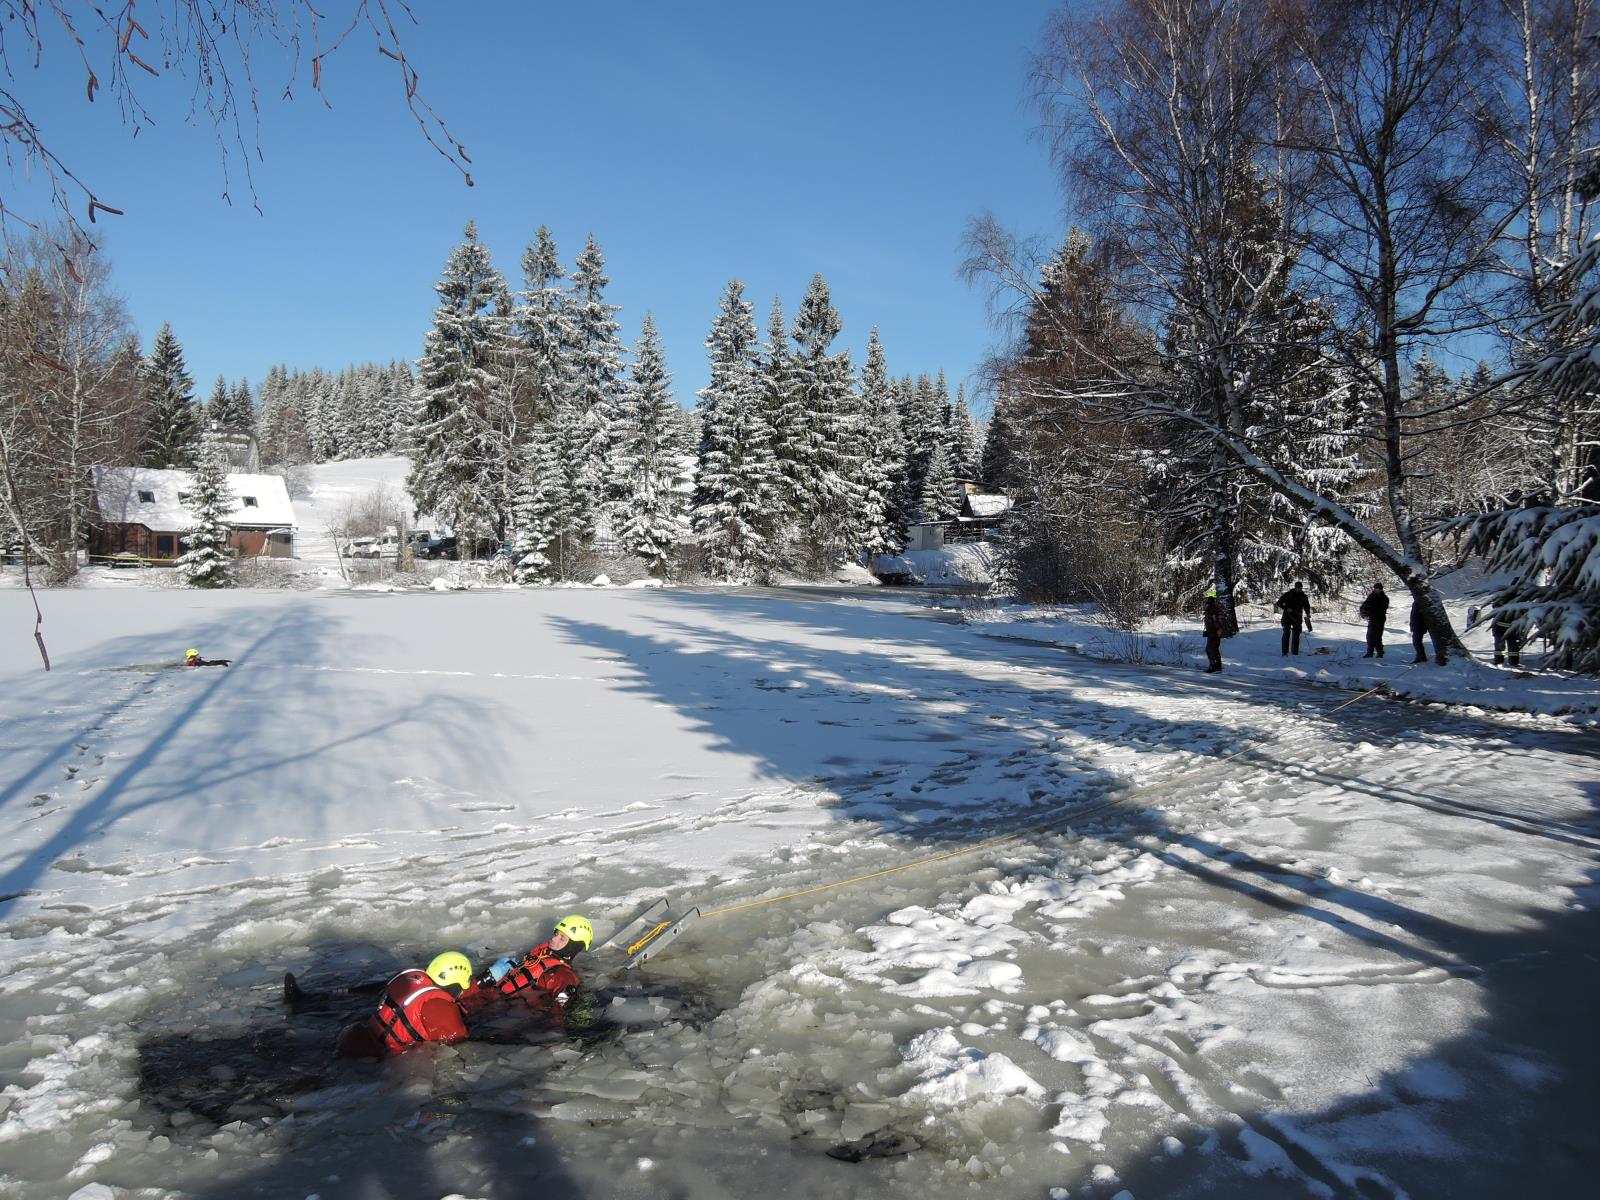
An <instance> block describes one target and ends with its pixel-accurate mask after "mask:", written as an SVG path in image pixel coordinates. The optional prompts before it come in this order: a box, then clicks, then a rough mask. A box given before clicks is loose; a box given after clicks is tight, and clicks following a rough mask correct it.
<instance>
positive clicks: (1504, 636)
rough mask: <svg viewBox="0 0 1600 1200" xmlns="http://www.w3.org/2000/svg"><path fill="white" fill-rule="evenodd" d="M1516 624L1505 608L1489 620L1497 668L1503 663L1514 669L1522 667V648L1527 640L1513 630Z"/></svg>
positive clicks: (1500, 609)
mask: <svg viewBox="0 0 1600 1200" xmlns="http://www.w3.org/2000/svg"><path fill="white" fill-rule="evenodd" d="M1514 623H1515V622H1514V619H1513V618H1512V617H1511V616H1510V614H1508V613H1507V612H1506V610H1505V609H1504V608H1496V609H1495V610H1494V615H1492V616H1491V617H1490V618H1489V633H1490V634H1491V635H1492V636H1493V637H1494V665H1495V666H1497V667H1498V666H1500V665H1501V664H1502V663H1505V664H1507V665H1509V666H1513V667H1520V666H1521V665H1522V647H1523V646H1524V645H1525V644H1526V639H1525V638H1524V637H1523V635H1522V634H1521V633H1520V632H1519V631H1517V630H1516V629H1514V628H1513V625H1514Z"/></svg>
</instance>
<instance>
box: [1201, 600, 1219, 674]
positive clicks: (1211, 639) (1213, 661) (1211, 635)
mask: <svg viewBox="0 0 1600 1200" xmlns="http://www.w3.org/2000/svg"><path fill="white" fill-rule="evenodd" d="M1222 625H1223V618H1222V605H1221V604H1220V603H1218V601H1217V590H1216V589H1215V588H1212V589H1211V590H1210V591H1209V592H1207V593H1206V607H1205V632H1206V674H1207V675H1210V674H1212V673H1213V672H1216V671H1220V670H1222Z"/></svg>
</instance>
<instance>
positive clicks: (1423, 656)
mask: <svg viewBox="0 0 1600 1200" xmlns="http://www.w3.org/2000/svg"><path fill="white" fill-rule="evenodd" d="M1427 636H1428V617H1427V614H1425V613H1424V612H1423V611H1422V600H1421V599H1420V598H1418V597H1413V598H1412V600H1411V648H1412V649H1413V650H1415V651H1416V652H1417V654H1416V657H1415V658H1413V659H1412V660H1411V665H1412V666H1416V664H1418V663H1425V662H1427V661H1428V651H1427V648H1426V647H1425V646H1423V644H1422V639H1423V638H1425V637H1427ZM1433 657H1434V659H1435V660H1436V661H1437V662H1438V663H1439V664H1440V665H1441V666H1442V665H1444V655H1443V654H1442V653H1440V651H1439V639H1438V638H1434V640H1433Z"/></svg>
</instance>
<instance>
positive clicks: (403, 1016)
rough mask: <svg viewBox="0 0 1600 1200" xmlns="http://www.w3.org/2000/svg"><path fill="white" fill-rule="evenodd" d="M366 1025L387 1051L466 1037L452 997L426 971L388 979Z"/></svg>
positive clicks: (457, 1008) (459, 1010) (409, 972)
mask: <svg viewBox="0 0 1600 1200" xmlns="http://www.w3.org/2000/svg"><path fill="white" fill-rule="evenodd" d="M367 1024H368V1027H369V1028H370V1029H371V1030H372V1033H373V1034H374V1035H375V1036H376V1037H377V1038H378V1039H379V1040H380V1041H381V1042H382V1043H383V1048H384V1050H385V1051H387V1052H388V1053H390V1054H398V1053H399V1052H400V1051H402V1050H406V1049H409V1048H410V1047H412V1046H415V1045H417V1044H418V1043H420V1042H459V1041H461V1040H462V1039H463V1038H465V1037H466V1036H467V1027H466V1024H465V1023H464V1022H463V1021H462V1020H461V1007H460V1005H458V1004H457V1003H456V999H455V997H454V996H452V995H451V994H450V993H449V992H447V991H445V990H444V989H443V988H442V987H440V986H439V985H438V984H436V983H435V982H434V981H433V980H432V979H431V978H429V977H428V974H427V972H425V971H402V972H400V974H398V975H396V976H395V977H394V978H393V979H391V980H390V981H389V986H388V987H387V988H386V989H385V990H384V995H383V1000H382V1001H381V1002H380V1003H379V1004H378V1011H377V1012H376V1013H374V1014H373V1015H372V1017H371V1018H370V1019H369V1020H368V1022H367Z"/></svg>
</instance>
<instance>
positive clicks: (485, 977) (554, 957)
mask: <svg viewBox="0 0 1600 1200" xmlns="http://www.w3.org/2000/svg"><path fill="white" fill-rule="evenodd" d="M593 944H594V926H593V925H591V924H589V921H588V918H586V917H580V916H578V915H577V914H576V913H574V914H573V915H572V916H570V917H562V918H561V919H560V920H559V921H557V922H556V926H555V929H554V930H553V931H552V932H551V934H550V940H549V941H545V942H540V943H539V944H538V945H537V946H535V947H534V948H533V949H532V950H529V951H528V952H527V953H526V954H524V955H522V956H521V957H520V958H513V957H510V956H508V957H505V958H501V959H498V960H497V961H496V962H495V964H494V965H493V966H491V967H490V968H489V969H488V970H487V971H485V972H484V973H483V974H482V975H481V976H479V977H478V979H477V981H476V983H477V986H476V987H475V988H474V989H473V991H472V992H471V993H469V995H468V997H464V998H463V1002H464V1004H465V1007H466V1008H467V1011H468V1012H472V1011H475V1010H477V1009H479V1008H483V1007H485V1005H486V1004H487V1002H488V1001H489V1000H491V999H493V998H494V997H496V996H500V997H505V996H513V997H518V998H521V999H528V1000H531V999H536V998H539V997H542V996H553V997H554V998H555V999H557V1000H559V1001H563V1002H564V1001H566V1000H567V999H569V998H570V997H571V996H572V994H573V993H574V992H576V991H577V990H578V983H579V979H578V972H577V971H576V970H575V969H574V968H573V966H572V960H573V959H575V958H576V957H577V956H578V955H579V953H581V952H582V951H584V950H587V949H588V948H589V947H590V946H591V945H593Z"/></svg>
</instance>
